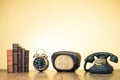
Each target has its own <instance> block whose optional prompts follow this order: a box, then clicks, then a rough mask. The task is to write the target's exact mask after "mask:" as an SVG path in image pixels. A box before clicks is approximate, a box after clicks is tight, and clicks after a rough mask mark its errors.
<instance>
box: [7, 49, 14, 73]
mask: <svg viewBox="0 0 120 80" xmlns="http://www.w3.org/2000/svg"><path fill="white" fill-rule="evenodd" d="M7 72H8V73H12V72H13V52H12V50H7Z"/></svg>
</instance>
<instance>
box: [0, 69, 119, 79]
mask: <svg viewBox="0 0 120 80" xmlns="http://www.w3.org/2000/svg"><path fill="white" fill-rule="evenodd" d="M0 80H120V70H118V69H117V70H114V71H113V73H112V74H90V73H86V72H85V71H83V70H76V72H75V73H70V72H61V73H60V72H59V73H58V72H56V71H55V70H46V71H44V72H38V71H30V72H28V73H7V72H6V70H0Z"/></svg>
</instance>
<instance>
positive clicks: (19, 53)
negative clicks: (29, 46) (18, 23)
mask: <svg viewBox="0 0 120 80" xmlns="http://www.w3.org/2000/svg"><path fill="white" fill-rule="evenodd" d="M17 72H22V48H21V47H20V46H18V55H17Z"/></svg>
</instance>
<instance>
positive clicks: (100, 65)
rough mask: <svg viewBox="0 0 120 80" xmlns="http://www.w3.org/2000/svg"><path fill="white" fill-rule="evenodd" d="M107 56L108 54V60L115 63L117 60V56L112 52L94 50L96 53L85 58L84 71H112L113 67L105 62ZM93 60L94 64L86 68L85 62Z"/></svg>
mask: <svg viewBox="0 0 120 80" xmlns="http://www.w3.org/2000/svg"><path fill="white" fill-rule="evenodd" d="M95 56H96V57H97V59H96V60H95ZM109 56H110V61H112V62H115V63H117V62H118V57H117V56H115V55H113V54H112V53H109V52H96V53H93V54H91V55H89V56H88V57H87V58H86V59H85V64H84V70H85V71H86V72H90V73H98V74H108V73H112V71H113V67H112V66H111V65H110V64H109V63H108V62H107V58H108V57H109ZM93 61H95V64H94V65H93V66H92V67H90V68H89V69H86V65H87V62H90V63H93Z"/></svg>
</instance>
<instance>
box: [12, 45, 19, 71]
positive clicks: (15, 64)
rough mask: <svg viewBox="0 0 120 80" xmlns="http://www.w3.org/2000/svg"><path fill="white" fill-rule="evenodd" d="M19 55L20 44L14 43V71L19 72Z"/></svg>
mask: <svg viewBox="0 0 120 80" xmlns="http://www.w3.org/2000/svg"><path fill="white" fill-rule="evenodd" d="M17 55H18V44H17V43H14V44H13V72H17V62H18V61H17Z"/></svg>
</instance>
